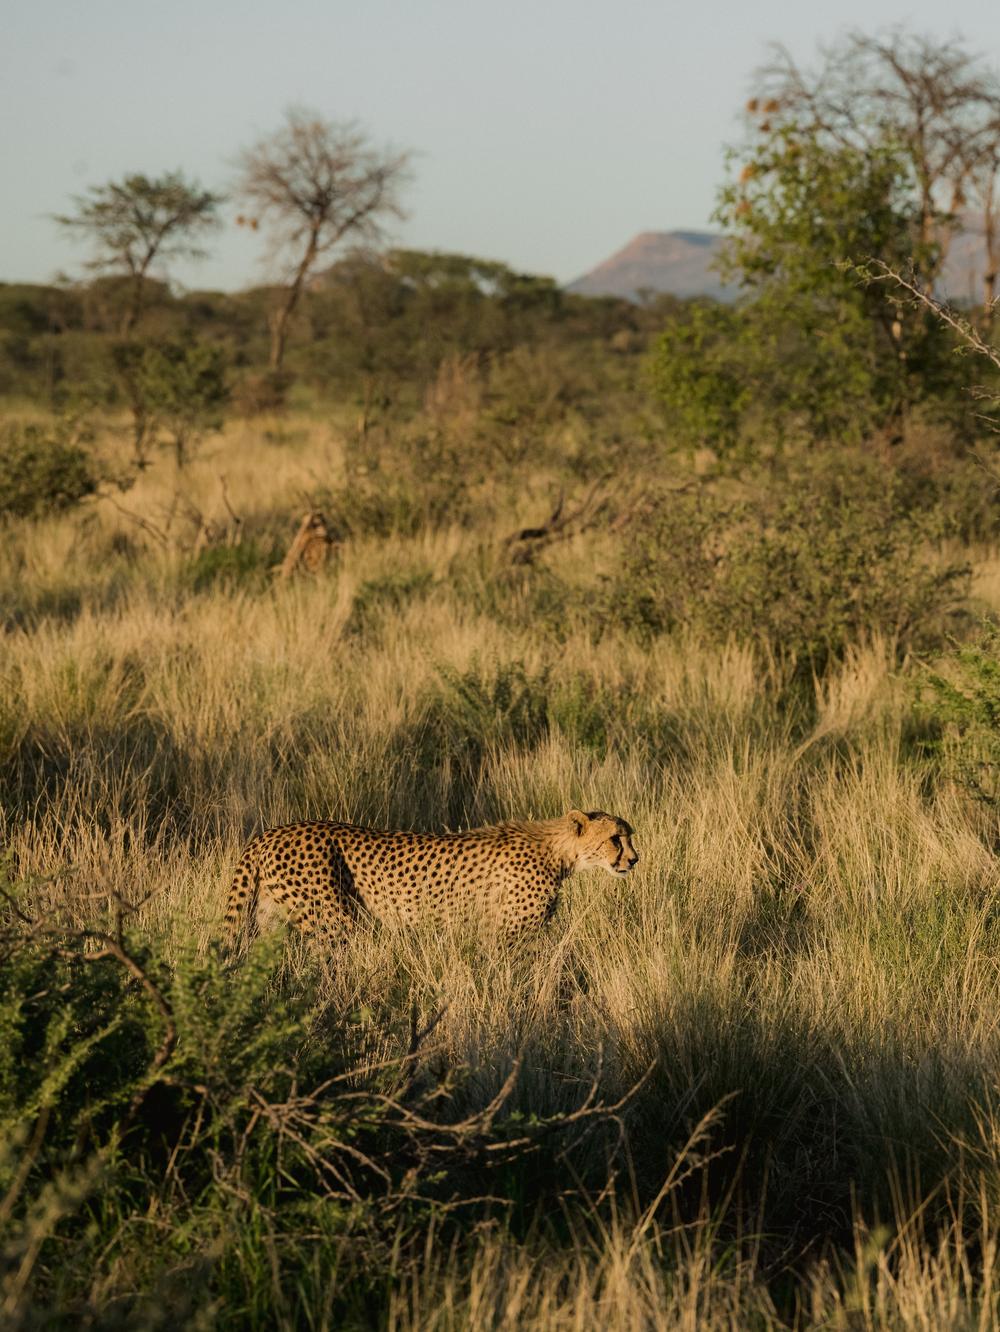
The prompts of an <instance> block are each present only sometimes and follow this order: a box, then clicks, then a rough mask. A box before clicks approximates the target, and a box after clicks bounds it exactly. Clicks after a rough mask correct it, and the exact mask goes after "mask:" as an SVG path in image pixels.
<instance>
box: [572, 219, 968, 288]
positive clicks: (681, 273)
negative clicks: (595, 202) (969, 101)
mask: <svg viewBox="0 0 1000 1332" xmlns="http://www.w3.org/2000/svg"><path fill="white" fill-rule="evenodd" d="M722 245H723V238H722V236H720V235H719V234H718V233H717V232H714V231H641V232H640V233H639V235H638V236H636V237H635V238H634V239H633V240H630V241H629V243H628V244H627V245H626V246H625V247H624V248H623V249H621V250H619V251H618V252H617V253H616V254H613V255H612V256H611V258H610V259H605V260H604V262H603V263H601V264H598V265H597V267H596V268H592V269H591V270H590V272H589V273H585V274H584V275H583V277H580V278H577V279H576V281H575V282H571V283H569V285H568V286H567V288H566V290H567V291H571V292H575V293H576V294H577V295H580V296H622V297H624V298H625V299H626V300H629V301H638V300H640V299H641V294H642V293H643V292H644V291H649V292H656V293H657V294H660V293H663V294H668V295H671V296H680V297H685V296H712V297H714V298H715V299H716V300H720V301H732V300H735V299H736V296H737V295H738V288H737V287H735V286H732V285H730V286H727V285H726V284H724V283H723V282H722V281H721V280H720V278H719V275H718V273H716V272H715V271H714V270H713V269H712V267H711V265H712V262H713V260H715V259H716V258H717V257H718V255H719V251H720V249H721V248H722ZM984 267H985V250H984V245H983V237H982V229H981V227H977V226H976V225H975V224H974V223H973V222H972V221H971V219H970V223H969V225H968V226H967V227H966V228H965V229H964V230H962V231H959V232H958V233H957V234H956V235H955V236H954V238H953V239H952V243H951V247H950V250H949V254H948V262H947V263H946V264H945V268H944V277H943V281H942V284H941V285H942V288H943V290H944V292H945V294H946V295H947V296H948V297H949V298H950V299H951V300H953V301H958V302H962V303H964V302H970V301H972V302H974V301H978V300H980V298H981V295H982V274H983V268H984Z"/></svg>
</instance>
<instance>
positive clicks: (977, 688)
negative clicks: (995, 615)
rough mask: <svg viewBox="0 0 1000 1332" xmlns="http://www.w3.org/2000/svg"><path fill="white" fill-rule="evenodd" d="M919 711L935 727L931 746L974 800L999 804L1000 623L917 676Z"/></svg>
mask: <svg viewBox="0 0 1000 1332" xmlns="http://www.w3.org/2000/svg"><path fill="white" fill-rule="evenodd" d="M922 683H923V685H924V689H923V691H922V698H921V704H922V711H923V712H924V714H925V715H926V716H927V717H928V718H929V719H930V720H931V721H933V722H934V723H936V724H937V726H938V728H939V735H938V737H937V739H936V740H935V741H934V742H933V743H932V748H933V750H934V751H935V752H936V754H937V756H938V757H939V758H940V760H941V761H942V763H943V766H944V769H945V771H946V772H947V773H948V774H949V775H950V776H951V777H953V778H954V779H955V780H957V781H958V782H959V783H960V784H961V785H963V786H964V787H965V788H966V790H968V791H969V792H970V793H971V794H972V795H973V796H975V798H976V799H977V800H981V801H983V802H984V803H986V804H988V805H997V804H1000V628H998V627H997V626H996V625H989V626H987V627H986V628H985V630H984V631H983V633H982V634H981V636H980V637H979V639H978V641H977V642H974V643H968V644H965V645H963V646H961V647H955V648H953V649H952V651H951V652H950V653H949V654H948V655H947V656H946V657H945V658H944V660H943V662H942V664H941V668H940V670H938V671H927V672H926V674H925V675H924V678H923V681H922Z"/></svg>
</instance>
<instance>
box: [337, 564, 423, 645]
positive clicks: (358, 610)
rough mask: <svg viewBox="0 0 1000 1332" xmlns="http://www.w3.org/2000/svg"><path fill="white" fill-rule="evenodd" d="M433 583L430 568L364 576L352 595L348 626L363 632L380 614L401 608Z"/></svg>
mask: <svg viewBox="0 0 1000 1332" xmlns="http://www.w3.org/2000/svg"><path fill="white" fill-rule="evenodd" d="M433 586H434V575H433V574H432V573H431V571H430V570H429V569H407V570H400V571H398V572H394V573H390V574H386V575H384V576H383V577H381V578H368V579H366V580H365V581H364V582H363V583H362V584H361V586H360V587H359V588H358V590H357V592H356V593H355V594H354V603H353V605H352V606H351V616H350V620H349V621H348V629H349V630H350V631H352V632H354V633H364V632H365V631H366V630H367V629H369V628H371V627H372V626H373V625H374V624H376V623H377V622H378V621H379V620H380V619H381V618H382V616H383V615H385V614H387V613H390V612H392V611H399V610H402V609H403V607H404V606H406V605H408V604H409V603H410V602H411V601H413V600H415V599H416V598H418V597H422V596H425V595H426V594H427V593H428V592H429V591H430V590H431V588H432V587H433Z"/></svg>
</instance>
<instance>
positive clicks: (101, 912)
mask: <svg viewBox="0 0 1000 1332" xmlns="http://www.w3.org/2000/svg"><path fill="white" fill-rule="evenodd" d="M894 49H896V48H894ZM949 49H950V48H949ZM864 51H865V53H866V59H868V58H869V57H871V58H872V59H874V57H872V51H871V50H870V49H869V48H864ZM901 52H902V56H905V57H906V58H907V59H910V60H911V62H912V61H914V60H926V59H927V57H928V50H927V49H926V48H924V47H921V48H913V47H909V46H906V45H905V43H904V45H903V47H902V48H901ZM896 53H897V54H900V50H897V51H896ZM907 53H908V54H907ZM952 55H953V56H954V57H955V58H956V59H957V55H956V53H955V52H954V51H952ZM902 56H901V58H902ZM859 59H860V58H859V57H858V56H857V53H855V55H854V56H852V60H853V61H854V63H853V64H851V65H850V67H851V68H852V69H856V70H857V69H862V70H864V71H867V72H866V73H865V75H864V77H865V78H867V79H868V80H869V82H868V85H866V86H869V87H872V88H873V87H876V83H875V82H873V80H874V79H875V76H874V75H873V74H872V73H871V69H872V65H871V64H864V63H863V62H862V63H861V64H859V63H858V61H859ZM874 68H875V69H876V71H878V70H880V69H881V70H882V72H883V73H884V67H883V66H880V65H878V64H877V63H876V64H875V66H874ZM948 68H951V66H949V67H948ZM961 68H962V71H963V78H964V79H965V83H964V84H963V86H967V85H968V78H966V76H967V75H968V74H969V69H968V68H967V67H966V66H962V67H961ZM778 73H779V74H780V76H781V77H782V78H783V79H785V83H784V84H783V85H782V87H783V91H780V90H779V91H774V90H773V88H771V87H770V85H768V98H769V99H770V100H772V101H773V102H774V105H773V107H772V109H771V111H769V112H767V115H768V116H769V117H770V119H769V120H768V121H767V122H766V124H765V125H764V127H762V126H761V123H760V110H759V106H758V105H757V104H755V106H754V109H753V111H752V113H751V123H750V137H749V140H748V144H747V146H746V149H745V152H744V153H743V155H742V156H741V157H739V158H738V160H737V162H736V163H735V165H734V168H733V173H732V184H731V185H729V186H727V187H726V189H725V191H724V193H723V196H722V208H723V209H724V210H726V211H727V212H729V213H731V223H732V225H731V231H732V234H733V237H734V247H733V250H732V255H733V263H734V265H735V266H736V267H735V270H734V271H736V272H737V274H739V275H742V279H743V280H744V282H745V286H746V294H745V297H744V298H743V299H742V300H741V301H740V302H738V303H737V304H736V306H734V307H731V308H725V307H715V306H711V305H707V304H703V303H698V302H695V303H691V304H688V305H680V304H678V303H676V302H671V301H669V300H663V301H662V302H660V303H659V304H658V305H654V304H647V305H645V306H631V305H628V304H626V303H624V302H615V301H587V300H583V299H574V298H571V297H568V296H567V295H565V294H564V293H562V292H560V290H559V289H558V288H557V286H556V285H555V284H554V283H552V282H550V281H548V280H546V279H543V278H537V277H530V276H525V275H521V274H517V273H514V272H513V271H511V270H510V269H508V268H506V267H504V266H503V265H499V264H496V263H488V262H486V261H479V260H474V259H468V258H464V257H459V256H441V255H425V254H416V253H412V252H398V251H397V252H392V253H390V254H387V255H379V256H377V257H376V256H373V255H371V254H368V255H365V254H355V255H351V256H348V257H346V258H342V259H341V260H340V261H339V262H337V263H336V264H335V265H334V266H333V268H332V269H331V270H330V271H328V272H327V273H325V274H324V275H322V276H321V277H316V276H314V277H313V278H312V279H311V280H310V282H309V283H305V282H303V284H302V286H301V289H300V290H299V291H298V293H297V295H296V298H295V300H294V301H292V302H291V303H290V304H289V301H288V292H289V288H288V287H287V286H286V287H285V288H282V289H281V290H278V291H274V290H257V291H248V292H245V293H241V294H236V295H217V294H198V293H195V294H188V295H178V294H176V293H174V292H172V291H171V290H170V289H169V287H167V286H166V285H165V284H156V283H155V282H154V281H153V280H152V278H150V277H149V276H148V275H146V274H145V273H143V274H140V277H139V279H138V281H137V280H136V278H135V274H134V273H133V272H132V271H131V270H128V267H127V265H126V266H125V269H123V270H122V272H120V273H118V274H113V275H112V276H107V275H105V276H102V277H100V278H98V279H96V280H94V281H90V282H87V283H82V284H77V285H73V284H69V285H64V286H62V287H59V288H45V289H42V288H23V287H22V288H17V287H11V286H8V287H5V288H2V289H0V326H2V329H3V333H2V338H3V344H2V361H0V376H2V389H3V391H4V394H5V409H4V424H3V436H2V441H0V513H2V523H3V541H2V543H0V613H2V627H3V640H2V653H0V674H2V688H0V756H2V762H0V808H2V816H0V817H2V839H3V844H4V846H5V848H6V852H5V856H6V858H5V861H4V866H5V868H4V879H3V885H2V886H3V896H2V906H0V1322H2V1323H3V1325H4V1326H7V1327H11V1328H34V1327H46V1328H53V1327H56V1328H58V1327H67V1328H68V1327H73V1328H76V1327H95V1328H97V1327H99V1328H105V1327H116V1326H121V1327H128V1328H142V1327H148V1328H156V1327H163V1326H178V1325H180V1326H194V1327H206V1328H208V1327H220V1328H225V1327H281V1328H300V1327H312V1328H350V1327H357V1328H363V1327H370V1326H376V1327H387V1328H392V1329H399V1330H400V1332H401V1330H402V1329H435V1330H440V1332H446V1330H447V1329H460V1328H461V1329H466V1328H469V1329H472V1328H477V1329H478V1328H498V1329H501V1328H505V1329H514V1328H539V1329H541V1328H545V1329H548V1328H567V1329H569V1328H590V1327H595V1326H604V1327H607V1328H609V1329H612V1330H615V1329H639V1328H661V1327H675V1326H676V1327H689V1328H695V1327H697V1328H702V1327H704V1328H731V1329H737V1328H739V1329H743V1328H748V1327H755V1328H756V1327H759V1328H762V1329H764V1328H784V1327H795V1328H803V1329H804V1328H842V1329H854V1328H914V1329H916V1328H921V1329H931V1328H941V1327H952V1328H990V1327H994V1326H997V1325H998V1324H1000V1285H998V1277H1000V1248H998V1246H1000V1219H998V1218H1000V1109H998V1101H997V1097H998V1088H1000V1030H998V1023H997V1013H998V999H1000V970H998V950H1000V912H998V905H997V903H998V889H1000V870H998V866H997V858H996V857H997V850H998V840H1000V825H998V813H997V811H998V801H1000V720H998V719H1000V640H998V636H997V633H998V631H997V627H996V625H997V617H998V615H1000V554H998V536H1000V499H998V481H1000V472H998V467H1000V458H998V448H997V442H996V437H995V435H994V434H993V433H992V431H991V428H990V421H989V419H988V418H989V415H990V401H991V400H992V398H993V397H995V395H996V370H997V364H996V353H995V351H994V349H993V341H992V334H991V330H990V314H991V310H988V311H971V310H970V311H966V312H965V314H964V315H962V316H960V317H957V318H956V319H955V321H954V322H953V323H951V324H949V323H948V322H947V321H946V320H943V319H942V316H941V312H940V311H938V310H937V309H935V308H934V302H933V299H932V298H931V297H930V296H929V295H928V289H929V287H930V286H931V284H932V283H933V264H934V263H936V262H937V260H936V258H935V256H936V255H938V254H939V252H940V248H941V247H942V246H944V245H945V244H946V243H947V239H948V235H949V228H950V227H951V226H952V225H953V221H954V214H953V213H952V212H951V211H950V202H951V198H950V196H949V197H948V199H947V200H946V199H944V198H943V196H942V193H941V191H940V190H938V189H937V187H936V186H935V188H934V189H924V188H923V185H924V184H925V183H926V182H925V180H924V177H923V176H921V174H920V172H921V170H922V168H921V167H920V166H919V164H916V165H915V163H916V162H917V159H916V158H915V157H914V156H913V155H912V152H910V149H909V148H908V147H907V144H908V142H909V141H908V140H907V139H906V136H905V135H904V134H903V133H902V129H901V127H900V126H897V127H896V130H895V131H892V126H891V125H887V124H886V123H885V122H884V121H883V123H882V124H881V128H880V137H879V138H878V142H877V143H874V144H872V143H868V142H867V141H865V142H862V140H861V139H860V138H855V139H851V140H850V141H849V142H848V141H847V140H849V139H850V136H848V135H847V134H846V133H841V136H840V137H841V138H842V139H844V140H845V142H844V144H843V145H842V146H841V148H838V149H836V150H834V149H833V147H832V146H831V145H830V144H829V142H828V141H827V139H826V138H825V136H826V135H827V133H828V132H829V124H830V117H829V116H827V115H824V116H823V117H822V118H821V119H817V117H816V116H815V115H814V112H815V109H816V102H815V99H811V98H810V97H806V96H805V95H804V93H803V96H802V98H801V99H800V100H796V98H795V97H793V96H792V92H793V91H794V88H793V83H794V81H793V80H792V79H791V75H790V73H789V70H788V69H787V68H785V67H781V68H779V71H778ZM938 73H939V74H941V70H940V69H939V70H938ZM941 76H942V77H944V76H943V74H942V75H941ZM775 77H777V76H776V75H775V72H774V71H773V70H772V71H770V73H769V75H768V78H771V79H773V78H775ZM859 77H860V76H859ZM977 77H978V76H977ZM982 77H983V79H985V75H984V76H982ZM799 86H800V91H801V90H803V89H804V90H806V91H808V89H809V87H810V85H809V84H808V82H807V81H806V80H805V76H802V78H801V80H800V85H799ZM823 86H824V87H828V86H829V85H828V84H827V83H825V84H824V85H823ZM978 86H979V85H977V87H978ZM982 86H983V87H984V88H985V87H986V86H987V85H986V84H985V83H984V84H983V85H982ZM772 94H773V96H772ZM977 95H978V94H977ZM763 104H764V103H761V104H760V105H763ZM893 105H894V106H897V105H898V103H896V102H894V103H893ZM976 105H978V103H977V104H976ZM803 108H804V109H803ZM966 111H969V105H968V104H966ZM969 114H970V116H971V112H970V113H969ZM866 123H867V124H868V127H869V128H871V125H872V124H873V123H874V121H873V120H872V119H870V120H869V121H868V122H866ZM949 123H950V122H949ZM963 123H965V122H963ZM969 123H970V124H971V123H972V121H971V120H970V121H969ZM975 123H976V124H977V125H978V123H979V122H978V121H977V122H975ZM842 128H843V127H841V129H842ZM890 131H892V132H890ZM949 132H950V131H949ZM969 142H971V140H969ZM793 145H796V146H794V147H793ZM911 148H912V144H911ZM908 152H910V156H907V154H908ZM394 160H396V159H394ZM927 160H930V158H928V159H927ZM935 160H936V159H935ZM950 160H951V159H949V161H950ZM969 160H970V161H973V160H974V162H975V163H976V168H975V169H976V170H977V171H978V170H981V169H982V162H981V159H980V157H978V156H974V155H973V154H972V151H971V148H970V150H969ZM802 163H808V164H809V166H808V169H803V168H802ZM378 164H382V165H385V159H378V161H377V162H374V163H373V161H372V160H369V161H368V163H367V165H368V166H369V167H372V168H373V167H374V165H378ZM397 165H400V163H399V162H398V161H397ZM747 167H750V170H749V171H747V170H746V168H747ZM949 169H950V168H949ZM956 170H957V168H956ZM968 170H969V173H971V172H972V170H973V168H972V167H971V166H970V167H969V169H968ZM972 179H973V177H972V175H971V174H970V175H969V181H972ZM977 179H978V178H977ZM817 181H818V182H819V184H820V185H821V187H822V188H817ZM172 183H173V187H175V188H179V189H182V190H184V191H187V193H188V194H190V195H193V196H195V197H196V198H197V199H200V200H201V210H200V211H199V212H198V214H197V215H198V217H199V218H200V219H201V220H202V221H204V219H205V218H206V217H207V216H209V215H210V214H211V213H212V212H213V210H214V208H215V203H216V201H215V198H214V196H209V195H207V193H206V192H204V191H202V192H201V193H198V191H197V190H196V189H195V187H194V186H188V185H186V184H185V183H184V182H183V179H182V178H172ZM126 184H127V182H126ZM140 184H141V186H142V190H144V191H147V192H148V191H149V190H150V189H153V190H154V194H155V190H156V189H159V188H160V187H161V186H162V185H163V182H160V183H159V184H158V183H157V182H155V181H149V180H148V179H146V178H145V177H143V178H140ZM167 184H170V182H169V181H168V182H167ZM136 188H138V187H136ZM969 188H970V189H971V185H970V187H969ZM110 197H111V196H104V195H101V194H100V193H97V194H94V195H92V196H89V204H90V205H91V206H93V205H95V202H100V201H101V200H104V201H105V202H107V201H108V200H109V199H110ZM155 197H156V198H157V199H159V198H160V195H159V194H156V195H155ZM859 201H860V203H859ZM744 205H746V206H745V207H744ZM823 210H826V211H823ZM817 217H819V218H820V219H821V220H824V219H825V223H826V225H823V226H819V225H814V223H815V221H816V219H817ZM859 218H860V219H862V220H863V221H864V226H861V225H860V223H857V219H859ZM782 219H784V221H783V220H782ZM810 219H812V221H810ZM848 222H850V225H848ZM856 223H857V225H856ZM175 239H178V238H177V237H176V236H175ZM741 247H742V248H741ZM922 265H923V266H922ZM894 274H895V275H898V276H899V277H901V278H903V279H904V281H905V282H906V283H908V284H909V286H906V285H903V284H902V283H901V282H899V281H897V280H896V278H895V277H894V276H893V275H894ZM915 291H916V292H917V293H923V294H924V297H926V299H921V296H920V295H919V294H917V295H915V294H914V292H915ZM279 342H280V345H281V355H280V357H277V358H276V355H275V348H276V346H277V345H278V343H279ZM970 344H971V345H972V348H973V350H970ZM976 347H978V354H977V352H976V351H975V348H976ZM276 360H277V363H276ZM835 369H836V374H835V373H833V371H834V370H835ZM984 418H985V419H984ZM312 511H319V512H322V514H323V515H324V520H325V521H324V531H325V533H326V536H325V538H324V540H325V546H326V548H325V551H324V554H325V558H324V559H322V560H320V561H318V562H316V563H314V564H313V565H312V566H311V570H312V571H311V572H309V571H306V570H303V569H300V570H299V571H298V572H295V573H293V574H291V575H290V576H287V577H285V576H282V575H281V574H280V573H278V572H276V566H279V565H280V563H281V561H282V557H283V555H284V554H285V551H286V549H287V547H288V544H289V541H290V540H291V538H292V535H293V534H294V532H295V530H296V527H297V526H298V524H299V520H300V519H301V516H302V514H303V512H312ZM572 805H579V806H582V807H584V808H604V809H608V810H611V811H613V812H615V813H618V814H621V815H623V816H624V817H626V818H627V819H628V820H629V821H630V822H631V823H632V824H633V825H634V827H635V829H636V843H637V847H638V849H639V850H640V852H641V855H642V861H641V863H640V865H639V867H638V869H637V870H636V871H635V873H634V874H633V875H632V876H631V877H630V878H628V879H626V880H622V881H619V880H611V879H610V878H607V877H605V876H601V877H598V876H596V875H587V876H581V877H579V878H577V879H575V880H573V881H571V884H570V885H569V887H568V888H567V890H566V892H565V894H564V899H563V901H562V903H561V905H560V908H559V911H558V913H557V915H556V918H555V920H554V921H553V922H552V924H551V926H550V927H549V928H548V929H547V930H546V931H545V932H544V933H543V934H542V935H541V936H540V937H538V938H537V939H532V940H527V941H524V942H521V943H518V944H517V945H516V946H513V947H512V946H510V945H509V944H507V943H501V942H500V941H498V940H497V939H495V938H493V937H491V936H490V933H489V931H488V930H485V929H480V928H478V927H477V924H476V922H474V921H473V922H470V923H469V924H468V926H463V927H461V928H459V927H456V928H455V929H454V930H452V931H443V932H442V931H440V930H435V929H432V928H424V929H421V928H416V929H407V930H403V929H396V928H393V927H391V926H376V925H374V924H372V923H371V922H364V921H362V922H360V923H359V927H358V929H357V931H356V933H355V935H354V937H353V938H352V940H351V942H350V943H349V945H348V946H347V947H346V948H345V949H344V950H343V952H341V953H339V954H337V955H336V956H325V955H323V954H321V953H318V952H317V951H316V950H315V949H313V948H311V947H310V946H309V945H308V944H307V943H306V942H304V941H303V940H302V939H301V938H299V937H298V936H295V935H289V934H288V932H287V931H285V930H284V929H283V928H282V926H281V924H280V922H276V928H275V930H274V931H273V932H272V933H270V934H268V935H266V936H265V937H264V938H262V939H261V940H260V941H259V942H258V943H257V944H256V945H255V947H254V950H253V951H252V952H251V954H250V956H249V957H248V958H246V959H244V960H242V961H241V962H239V963H235V962H234V961H233V960H232V959H230V958H228V957H227V956H226V955H225V953H224V952H223V951H222V950H221V949H220V948H219V946H218V940H219V926H220V919H221V913H222V909H223V905H224V899H225V892H226V889H227V887H228V876H229V875H230V874H231V871H232V867H233V865H234V864H235V861H236V859H237V856H238V854H239V849H240V846H241V844H242V843H243V841H244V840H245V838H246V837H247V836H248V835H249V834H251V833H252V832H253V831H254V830H256V829H259V828H260V827H261V826H263V825H266V824H269V823H273V822H277V821H281V820H287V819H296V818H302V817H335V818H338V819H344V820H350V821H355V822H360V823H366V824H373V825H383V826H386V825H387V826H393V827H401V828H411V827H412V828H423V829H435V828H442V827H446V826H447V827H458V826H471V825H474V824H479V823H484V822H490V821H493V820H497V819H501V818H504V817H509V816H516V815H536V816H547V815H553V814H556V813H559V812H562V811H563V810H564V809H567V808H569V807H570V806H572Z"/></svg>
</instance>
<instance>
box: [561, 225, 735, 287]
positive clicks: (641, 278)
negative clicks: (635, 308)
mask: <svg viewBox="0 0 1000 1332" xmlns="http://www.w3.org/2000/svg"><path fill="white" fill-rule="evenodd" d="M721 246H722V237H721V236H719V235H717V234H716V233H715V232H713V231H641V232H640V233H639V235H638V236H636V237H635V238H634V239H633V240H630V241H629V243H628V244H627V245H626V246H625V247H624V249H621V250H619V251H618V252H617V254H613V255H612V256H611V258H610V259H605V260H604V262H603V263H602V264H598V265H597V267H596V268H593V269H591V271H590V272H589V273H585V274H584V275H583V277H580V278H577V279H576V281H575V282H571V283H570V284H569V286H568V287H567V288H566V290H567V291H572V292H575V293H576V294H577V295H579V296H623V297H625V299H626V300H629V301H635V300H639V299H640V293H642V292H644V291H650V292H657V293H660V292H665V293H668V294H669V295H671V296H714V297H715V298H716V299H717V300H723V301H725V300H734V299H735V298H736V288H735V287H727V286H725V285H724V284H723V283H722V281H721V280H720V278H719V275H718V274H717V273H715V272H713V271H712V269H711V268H710V267H709V265H710V264H711V263H712V260H713V259H715V258H717V256H718V254H719V250H720V248H721Z"/></svg>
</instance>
